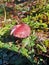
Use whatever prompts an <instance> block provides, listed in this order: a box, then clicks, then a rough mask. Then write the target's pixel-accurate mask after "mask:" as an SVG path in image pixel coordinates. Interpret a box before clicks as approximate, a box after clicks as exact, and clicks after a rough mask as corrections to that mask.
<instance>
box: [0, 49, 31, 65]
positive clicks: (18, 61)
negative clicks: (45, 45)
mask: <svg viewBox="0 0 49 65" xmlns="http://www.w3.org/2000/svg"><path fill="white" fill-rule="evenodd" d="M0 65H32V64H31V62H30V61H29V60H28V59H27V58H26V57H25V56H23V55H22V54H21V53H18V52H14V51H11V50H8V49H6V48H0Z"/></svg>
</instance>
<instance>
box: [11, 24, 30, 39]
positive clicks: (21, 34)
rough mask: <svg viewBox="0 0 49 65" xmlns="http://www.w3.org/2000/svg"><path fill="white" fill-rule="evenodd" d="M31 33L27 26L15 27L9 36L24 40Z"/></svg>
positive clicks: (19, 25)
mask: <svg viewBox="0 0 49 65" xmlns="http://www.w3.org/2000/svg"><path fill="white" fill-rule="evenodd" d="M30 33H31V29H30V27H29V26H28V25H27V24H18V25H15V26H14V27H13V28H12V30H11V33H10V34H11V35H13V36H15V37H18V38H26V37H27V36H29V35H30Z"/></svg>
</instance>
